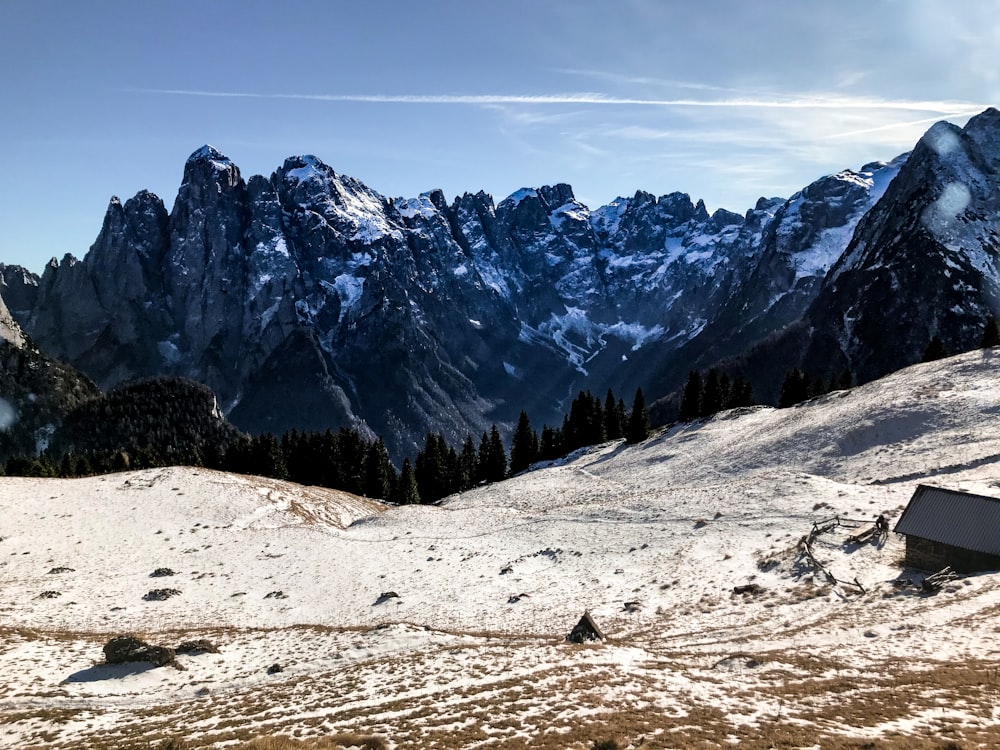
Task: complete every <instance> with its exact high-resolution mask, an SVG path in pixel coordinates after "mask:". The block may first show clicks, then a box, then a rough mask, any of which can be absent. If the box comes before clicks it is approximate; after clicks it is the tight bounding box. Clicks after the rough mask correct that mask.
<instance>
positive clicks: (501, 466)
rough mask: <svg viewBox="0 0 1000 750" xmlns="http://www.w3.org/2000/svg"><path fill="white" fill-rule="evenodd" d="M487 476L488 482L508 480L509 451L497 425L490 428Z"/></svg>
mask: <svg viewBox="0 0 1000 750" xmlns="http://www.w3.org/2000/svg"><path fill="white" fill-rule="evenodd" d="M485 475H486V481H487V482H501V481H503V480H504V479H506V478H507V451H506V450H504V447H503V441H502V440H501V439H500V431H499V430H498V429H497V426H496V425H493V426H492V427H491V428H490V437H489V443H488V449H487V454H486V469H485Z"/></svg>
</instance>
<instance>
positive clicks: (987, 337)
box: [979, 316, 1000, 349]
mask: <svg viewBox="0 0 1000 750" xmlns="http://www.w3.org/2000/svg"><path fill="white" fill-rule="evenodd" d="M994 346H1000V321H997V319H996V317H995V316H994V317H991V318H990V319H989V320H987V321H986V328H985V329H983V338H982V341H980V342H979V348H980V349H989V348H991V347H994Z"/></svg>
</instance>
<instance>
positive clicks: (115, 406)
mask: <svg viewBox="0 0 1000 750" xmlns="http://www.w3.org/2000/svg"><path fill="white" fill-rule="evenodd" d="M648 434H649V416H648V413H647V411H646V406H645V399H644V397H643V394H642V390H641V389H639V390H637V391H636V395H635V398H634V400H633V404H632V408H631V410H626V408H625V404H624V402H623V401H622V400H621V399H617V398H616V397H615V395H614V393H613V392H612V391H611V389H608V392H607V396H606V397H605V399H604V401H603V402H602V400H601V399H600V398H597V397H595V396H594V395H593V394H591V392H590V391H580V392H579V394H578V395H577V397H576V398H575V399H574V400H573V402H572V404H571V406H570V411H569V413H567V414H566V415H565V416H564V419H563V422H562V426H561V427H558V428H551V427H548V426H545V427H543V429H542V432H541V434H539V433H538V432H537V431H536V430H534V429H533V428H532V426H531V422H530V419H529V418H528V415H527V413H526V412H524V411H522V412H521V414H520V418H519V419H518V423H517V427H516V428H515V430H514V433H513V435H512V437H511V447H510V453H509V454H508V452H507V450H506V448H505V446H504V443H503V440H502V439H501V436H500V430H499V428H498V427H497V425H495V424H494V425H493V426H492V427H491V428H490V430H488V431H486V432H483V433H482V436H481V437H480V439H479V440H478V442H477V441H475V440H474V439H473V437H472V436H471V435H468V436H466V438H465V441H464V442H463V444H462V445H461V446H460V447H458V448H456V447H455V446H452V445H449V444H448V441H447V440H446V438H445V437H444V435H442V434H433V433H429V434H428V435H427V436H426V438H425V441H424V445H423V448H422V449H421V450H420V451H419V452H418V453H417V455H416V458H415V460H413V461H411V460H410V459H409V458H408V457H407V458H405V459H404V460H403V463H402V466H401V467H400V468H399V469H398V470H397V469H396V467H395V466H394V465H393V463H392V461H391V460H390V458H389V453H388V450H387V449H386V446H385V443H384V441H383V440H382V439H381V438H375V439H370V438H367V437H365V436H363V435H362V434H361V433H360V432H359V431H358V430H356V429H353V428H346V427H342V428H340V429H339V430H326V431H325V432H299V431H297V430H290V431H288V432H286V433H284V434H283V435H282V436H281V437H280V438H278V437H275V436H274V435H272V434H269V433H264V434H260V435H253V436H248V435H243V434H242V433H239V432H238V431H237V430H236V429H235V428H234V427H232V425H229V424H228V423H227V422H226V421H225V420H223V419H221V417H220V415H219V414H218V411H217V409H216V407H215V397H214V395H213V394H212V392H211V390H210V389H208V388H207V387H205V386H203V385H201V384H198V383H195V382H193V381H190V380H186V379H184V378H177V377H158V378H147V379H143V380H140V381H135V382H133V383H129V384H126V385H124V386H120V387H119V388H115V389H113V390H112V391H110V392H109V393H108V394H106V395H102V396H100V397H98V398H95V399H92V400H90V401H88V402H86V403H85V404H83V405H82V406H81V407H79V408H77V409H75V410H73V411H72V412H71V413H70V414H69V415H68V416H67V417H66V419H65V421H64V423H63V425H62V426H61V428H60V429H59V430H58V431H57V433H56V434H55V435H53V436H52V439H51V440H50V443H49V445H48V447H47V448H46V449H45V450H43V451H41V452H40V453H38V454H35V455H15V456H11V457H10V458H8V460H7V461H6V463H5V464H0V473H6V474H7V475H11V476H15V475H16V476H42V477H78V476H91V475H95V474H104V473H109V472H114V471H125V470H129V469H147V468H155V467H159V466H170V465H188V466H204V467H205V468H209V469H217V470H220V471H229V472H234V473H239V474H254V475H259V476H267V477H272V478H275V479H287V480H290V481H293V482H297V483H299V484H304V485H316V486H320V487H329V488H331V489H338V490H343V491H345V492H351V493H353V494H357V495H364V496H367V497H372V498H378V499H382V500H388V501H390V502H395V503H399V504H412V503H421V502H422V503H433V502H436V501H438V500H440V499H441V498H443V497H446V496H448V495H451V494H454V493H456V492H462V491H464V490H468V489H471V488H472V487H475V486H478V485H482V484H488V483H491V482H498V481H501V480H503V479H505V478H507V477H508V476H511V475H512V474H516V473H519V472H521V471H524V470H525V469H527V468H528V467H529V466H531V465H532V464H534V463H536V462H538V461H541V460H554V459H557V458H560V457H562V456H565V455H567V454H568V453H570V452H572V451H574V450H577V449H578V448H582V447H585V446H588V445H595V444H597V443H601V442H604V441H605V440H616V439H620V438H625V439H626V440H627V441H628V442H633V443H635V442H640V441H641V440H644V439H645V438H646V437H647V436H648Z"/></svg>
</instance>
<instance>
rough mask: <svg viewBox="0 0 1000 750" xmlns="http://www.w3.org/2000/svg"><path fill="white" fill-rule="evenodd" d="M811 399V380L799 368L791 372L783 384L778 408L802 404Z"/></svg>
mask: <svg viewBox="0 0 1000 750" xmlns="http://www.w3.org/2000/svg"><path fill="white" fill-rule="evenodd" d="M808 398H809V380H808V378H807V377H806V376H805V375H804V374H803V373H802V371H801V370H799V369H798V368H797V367H796V368H795V369H793V370H791V371H790V372H789V373H788V374H787V375H786V376H785V381H784V382H783V383H782V384H781V395H780V396H779V397H778V407H779V408H782V409H784V408H786V407H789V406H795V404H800V403H802V402H803V401H805V400H806V399H808Z"/></svg>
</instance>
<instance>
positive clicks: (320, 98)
mask: <svg viewBox="0 0 1000 750" xmlns="http://www.w3.org/2000/svg"><path fill="white" fill-rule="evenodd" d="M131 91H133V92H134V93H141V94H161V95H169V96H197V97H213V98H230V99H239V98H242V99H283V100H301V101H317V102H356V103H368V104H426V105H434V104H451V105H473V106H490V105H504V104H508V105H509V104H525V105H593V106H641V107H678V108H682V107H690V108H703V107H704V108H735V109H748V110H749V109H811V110H817V109H838V110H843V109H853V110H905V111H913V112H934V113H938V114H942V115H954V114H956V113H961V112H965V111H967V110H972V109H974V108H979V109H984V108H985V107H986V106H988V105H986V104H975V103H972V102H956V101H933V100H909V99H883V98H878V97H867V96H845V95H843V94H829V95H827V94H811V95H799V96H787V97H771V98H765V97H729V98H719V99H694V98H656V97H651V98H645V97H619V96H609V95H606V94H601V93H595V92H579V93H565V94H266V93H254V92H245V91H202V90H197V89H132V90H131Z"/></svg>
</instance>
